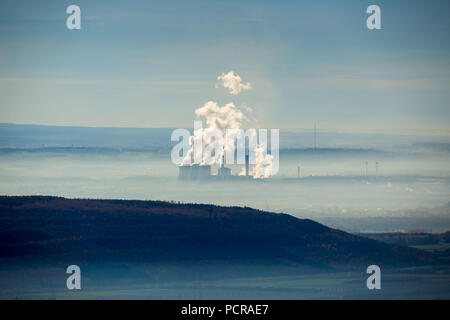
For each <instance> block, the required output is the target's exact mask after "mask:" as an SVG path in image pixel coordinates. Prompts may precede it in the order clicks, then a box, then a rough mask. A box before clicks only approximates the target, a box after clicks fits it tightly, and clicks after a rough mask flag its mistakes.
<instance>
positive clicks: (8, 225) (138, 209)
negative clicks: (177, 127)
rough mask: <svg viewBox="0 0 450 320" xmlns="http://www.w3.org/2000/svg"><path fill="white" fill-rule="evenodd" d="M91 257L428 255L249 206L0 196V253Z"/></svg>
mask: <svg viewBox="0 0 450 320" xmlns="http://www.w3.org/2000/svg"><path fill="white" fill-rule="evenodd" d="M71 257H77V258H78V259H80V258H82V259H84V260H85V261H95V262H103V261H105V262H111V261H112V262H152V261H153V262H154V261H189V260H191V261H244V260H245V261H250V260H251V261H256V260H257V261H260V262H270V263H276V262H279V261H283V263H286V261H288V262H290V263H296V264H297V263H298V264H305V265H311V266H315V267H344V268H354V267H360V266H362V265H365V266H367V265H369V264H378V265H380V266H411V265H420V264H430V263H434V262H435V258H434V256H433V255H432V254H430V253H426V252H424V251H421V250H417V249H413V248H407V247H402V246H397V245H392V244H387V243H383V242H379V241H376V240H372V239H368V238H364V237H361V236H355V235H351V234H348V233H346V232H343V231H339V230H335V229H331V228H328V227H326V226H324V225H321V224H319V223H316V222H314V221H312V220H307V219H297V218H295V217H293V216H290V215H288V214H275V213H270V212H264V211H259V210H255V209H251V208H246V207H221V206H214V205H201V204H177V203H169V202H161V201H130V200H87V199H65V198H58V197H47V196H26V197H7V196H2V197H0V258H1V262H2V263H8V261H17V260H24V261H26V260H30V259H31V260H33V259H40V260H42V259H44V260H59V261H62V260H66V259H68V258H71Z"/></svg>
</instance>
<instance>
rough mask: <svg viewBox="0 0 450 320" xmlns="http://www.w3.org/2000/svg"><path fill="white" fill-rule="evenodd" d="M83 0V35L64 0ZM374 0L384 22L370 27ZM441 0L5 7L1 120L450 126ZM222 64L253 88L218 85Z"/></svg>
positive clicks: (393, 128)
mask: <svg viewBox="0 0 450 320" xmlns="http://www.w3.org/2000/svg"><path fill="white" fill-rule="evenodd" d="M70 4H77V5H79V6H80V7H81V12H82V27H81V30H73V31H70V30H68V29H67V28H66V18H67V14H66V12H65V11H66V7H67V6H68V5H70ZM370 4H378V5H379V6H380V7H381V10H382V28H383V29H382V30H375V31H370V30H368V29H367V28H366V23H365V20H366V18H367V14H366V13H365V11H366V8H367V6H368V5H370ZM449 9H450V2H449V1H425V0H424V1H349V0H345V1H344V0H342V1H336V0H335V1H325V0H320V1H319V0H315V1H312V0H311V1H299V0H296V1H261V0H257V1H242V0H241V1H234V0H227V1H158V2H156V1H111V0H108V1H106V0H105V1H102V0H95V1H92V0H89V1H81V0H78V1H61V0H53V1H43V0H42V1H17V0H11V1H10V0H2V1H1V2H0V122H12V123H38V124H54V125H81V126H139V127H192V125H193V120H194V118H195V115H194V109H196V108H198V107H201V106H202V105H203V104H204V103H205V102H206V101H208V100H214V101H217V102H218V103H219V104H220V105H223V104H225V103H227V102H230V101H233V102H235V103H236V104H237V105H238V106H240V105H243V104H245V105H247V106H250V107H251V108H253V109H254V113H255V117H256V118H257V119H258V124H257V125H259V126H261V127H267V128H282V129H283V128H294V129H305V128H311V127H312V126H313V122H314V120H316V121H317V122H318V124H319V127H320V128H322V129H323V130H340V131H360V132H401V133H417V134H446V135H450V128H449V120H450V106H449V102H450V90H449V89H450V51H449V49H450V48H449V47H450V41H448V37H449V34H450V19H449V14H450V13H449V12H450V11H449ZM230 70H233V71H235V72H236V73H238V74H239V75H240V76H241V77H242V78H243V80H244V81H248V82H250V83H251V84H252V87H253V89H252V90H248V91H245V92H243V93H241V94H240V95H238V96H231V95H229V94H228V93H227V92H226V91H225V89H223V88H222V89H216V88H215V84H216V82H217V80H216V77H217V76H218V75H220V74H221V73H222V72H228V71H230Z"/></svg>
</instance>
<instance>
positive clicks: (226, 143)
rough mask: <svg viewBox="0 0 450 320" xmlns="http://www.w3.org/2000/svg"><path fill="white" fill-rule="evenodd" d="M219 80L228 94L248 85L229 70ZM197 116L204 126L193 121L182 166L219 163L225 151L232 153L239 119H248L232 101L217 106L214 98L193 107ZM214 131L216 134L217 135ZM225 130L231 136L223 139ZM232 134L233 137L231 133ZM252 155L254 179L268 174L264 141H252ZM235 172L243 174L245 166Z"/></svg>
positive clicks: (239, 128)
mask: <svg viewBox="0 0 450 320" xmlns="http://www.w3.org/2000/svg"><path fill="white" fill-rule="evenodd" d="M217 79H218V80H222V84H223V86H224V87H225V88H227V89H228V90H229V92H230V94H233V95H236V94H238V93H239V92H241V91H242V90H248V89H250V88H251V85H250V83H245V84H244V83H242V79H241V77H240V76H238V75H235V74H234V72H233V71H230V72H228V73H227V74H224V73H222V75H221V76H219V77H217ZM242 108H243V109H244V110H245V111H246V112H247V113H251V112H252V111H253V110H252V109H251V108H250V107H247V106H243V107H242ZM195 114H196V116H197V117H202V118H204V121H205V123H206V128H203V127H202V126H201V122H199V121H196V122H194V135H193V136H191V137H190V139H189V145H190V150H189V151H188V152H187V154H186V157H185V158H184V160H183V162H182V165H186V164H190V163H192V160H194V163H199V164H201V165H205V164H207V165H213V164H215V163H219V164H221V163H222V157H223V156H224V155H227V154H231V153H234V151H235V148H236V141H237V137H238V135H239V132H243V131H242V128H243V122H244V121H248V117H247V116H246V115H245V114H244V112H242V110H241V109H239V108H238V107H236V106H235V105H234V103H233V102H230V103H227V104H225V105H224V106H219V104H218V103H217V102H215V101H208V102H206V103H205V104H204V105H203V106H202V107H200V108H198V109H196V110H195ZM215 133H220V135H217V134H215ZM227 133H231V136H232V137H233V138H232V139H227ZM234 133H236V135H235V136H233V134H234ZM253 135H254V138H255V139H256V131H254V134H253ZM208 148H210V149H215V150H220V151H219V152H218V153H217V154H214V155H211V153H208V152H205V151H206V150H207V149H208ZM249 148H253V150H249V151H250V152H254V155H255V157H254V158H255V164H254V167H253V170H251V169H250V170H249V171H250V172H249V173H251V174H252V175H253V178H254V179H262V178H267V177H269V176H270V174H271V171H272V162H273V156H272V155H270V154H267V150H266V149H267V144H261V143H260V144H257V143H256V144H255V145H253V146H249ZM239 175H245V167H243V168H242V171H241V172H240V173H239Z"/></svg>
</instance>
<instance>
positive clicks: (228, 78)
mask: <svg viewBox="0 0 450 320" xmlns="http://www.w3.org/2000/svg"><path fill="white" fill-rule="evenodd" d="M217 80H221V81H222V86H223V87H224V88H226V89H228V91H229V92H230V94H233V95H237V94H239V93H240V92H241V91H242V90H249V89H251V88H252V86H251V85H250V82H247V83H243V82H242V79H241V77H240V76H238V75H237V74H234V72H233V71H230V72H228V73H226V74H225V73H222V75H220V76H218V77H217Z"/></svg>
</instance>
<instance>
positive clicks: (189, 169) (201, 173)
mask: <svg viewBox="0 0 450 320" xmlns="http://www.w3.org/2000/svg"><path fill="white" fill-rule="evenodd" d="M249 170H250V165H249V157H248V155H246V156H245V175H244V176H242V175H232V174H231V168H228V167H225V159H224V158H223V157H222V164H221V165H220V167H219V169H218V170H217V175H213V174H212V173H211V166H210V165H198V164H193V165H181V166H179V175H178V178H179V180H182V181H196V180H212V181H214V180H221V181H224V180H233V181H235V180H248V179H251V178H252V176H251V175H250V174H249V172H250V171H249Z"/></svg>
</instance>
